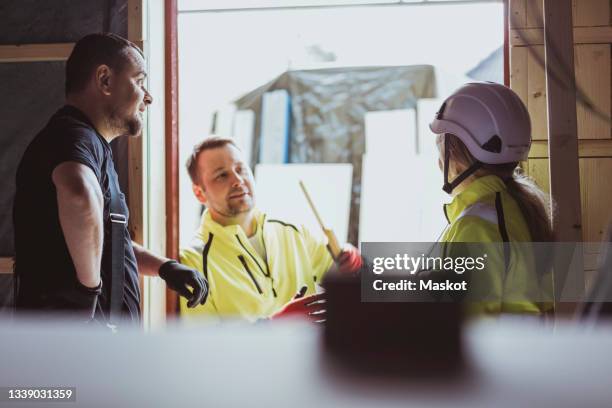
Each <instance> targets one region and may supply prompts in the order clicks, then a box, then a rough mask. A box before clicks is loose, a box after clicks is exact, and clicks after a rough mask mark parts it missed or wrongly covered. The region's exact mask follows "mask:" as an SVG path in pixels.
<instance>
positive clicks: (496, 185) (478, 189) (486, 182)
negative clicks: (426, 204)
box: [444, 175, 506, 224]
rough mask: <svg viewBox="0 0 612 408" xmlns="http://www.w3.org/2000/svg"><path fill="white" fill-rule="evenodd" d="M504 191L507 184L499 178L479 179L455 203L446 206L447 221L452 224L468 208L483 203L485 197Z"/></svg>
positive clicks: (485, 177) (454, 199)
mask: <svg viewBox="0 0 612 408" xmlns="http://www.w3.org/2000/svg"><path fill="white" fill-rule="evenodd" d="M504 190H506V184H505V183H504V182H503V181H502V179H500V178H499V177H497V176H494V175H488V176H484V177H479V178H477V179H476V180H474V181H473V182H471V183H470V184H469V185H468V186H467V187H466V189H465V190H463V191H462V192H461V193H459V194H457V195H456V196H455V197H454V198H453V201H451V202H450V203H449V204H444V214H445V215H446V219H447V220H448V222H449V223H451V224H452V223H453V222H454V221H455V220H456V219H457V217H459V215H460V214H461V213H462V212H463V210H465V209H466V208H467V207H469V206H471V205H472V204H474V203H477V202H479V201H481V200H482V199H483V197H485V196H487V195H489V194H491V193H495V192H497V191H504Z"/></svg>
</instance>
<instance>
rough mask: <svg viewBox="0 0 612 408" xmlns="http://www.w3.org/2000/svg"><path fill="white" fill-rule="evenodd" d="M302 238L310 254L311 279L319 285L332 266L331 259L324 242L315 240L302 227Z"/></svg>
mask: <svg viewBox="0 0 612 408" xmlns="http://www.w3.org/2000/svg"><path fill="white" fill-rule="evenodd" d="M301 233H302V236H303V237H304V242H305V244H306V247H307V249H308V253H309V254H310V260H311V265H312V278H313V279H314V281H315V282H316V283H321V279H322V278H323V275H324V274H325V272H327V271H328V270H329V268H330V267H331V266H332V263H333V261H334V260H333V259H332V257H331V254H330V253H329V251H328V250H327V243H326V241H323V240H320V239H317V238H316V237H315V236H314V235H313V234H312V233H311V232H310V231H309V230H308V229H307V228H305V227H302V231H301Z"/></svg>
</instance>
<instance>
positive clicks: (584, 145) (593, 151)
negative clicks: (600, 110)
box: [529, 139, 612, 159]
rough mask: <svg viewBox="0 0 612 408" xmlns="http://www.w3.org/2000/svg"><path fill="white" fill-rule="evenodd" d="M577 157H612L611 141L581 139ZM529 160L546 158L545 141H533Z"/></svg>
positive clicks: (546, 143)
mask: <svg viewBox="0 0 612 408" xmlns="http://www.w3.org/2000/svg"><path fill="white" fill-rule="evenodd" d="M578 156H579V157H581V158H582V157H591V158H595V157H612V139H607V140H606V139H599V140H597V139H595V140H590V139H582V140H580V141H579V142H578ZM529 158H530V159H546V158H548V142H547V141H546V140H534V141H533V142H532V143H531V150H530V151H529Z"/></svg>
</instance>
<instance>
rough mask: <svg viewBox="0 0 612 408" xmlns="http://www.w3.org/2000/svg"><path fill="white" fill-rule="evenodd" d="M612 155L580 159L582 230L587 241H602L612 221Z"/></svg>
mask: <svg viewBox="0 0 612 408" xmlns="http://www.w3.org/2000/svg"><path fill="white" fill-rule="evenodd" d="M610 176H612V157H602V158H581V159H580V189H581V195H582V206H583V208H584V211H583V212H582V224H583V225H582V231H583V238H584V241H585V242H600V241H601V240H602V239H603V234H604V231H605V228H606V225H607V224H608V222H610V221H612V218H611V217H610V216H611V214H612V210H611V208H612V207H611V206H610V203H611V202H612V183H611V182H610V180H609V178H610Z"/></svg>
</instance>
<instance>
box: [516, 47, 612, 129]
mask: <svg viewBox="0 0 612 408" xmlns="http://www.w3.org/2000/svg"><path fill="white" fill-rule="evenodd" d="M533 50H534V51H535V52H536V53H537V54H538V55H539V56H540V58H542V60H543V59H544V57H543V52H544V47H543V46H534V47H533ZM574 52H575V60H574V61H575V63H574V65H575V72H576V74H575V75H576V81H577V84H578V86H579V87H580V88H581V89H582V90H583V91H584V92H585V94H586V95H587V97H588V98H589V99H590V100H591V102H592V103H593V104H594V106H596V107H597V108H598V110H600V111H602V112H604V113H605V114H607V115H608V116H610V114H611V113H612V106H611V101H612V92H611V81H610V80H611V58H610V57H611V46H610V44H579V45H576V46H575V47H574ZM510 54H511V61H510V69H511V74H510V86H511V87H512V89H514V90H515V91H516V92H517V93H518V94H519V96H520V97H521V98H522V99H523V98H525V99H523V100H524V101H525V102H526V105H527V109H528V110H529V114H530V116H531V125H532V136H533V139H534V140H547V139H548V128H547V105H546V77H545V73H544V68H543V67H541V66H540V64H539V63H538V59H537V58H536V57H535V56H534V55H533V54H532V53H531V52H529V50H528V47H512V49H511V50H510ZM525 59H526V62H525ZM525 66H526V70H525ZM577 115H578V138H579V139H610V138H612V130H611V127H610V124H609V123H608V122H606V121H605V120H603V119H599V118H597V117H595V116H594V115H592V114H591V113H590V112H589V111H587V109H586V108H585V107H584V105H583V104H581V103H577Z"/></svg>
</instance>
